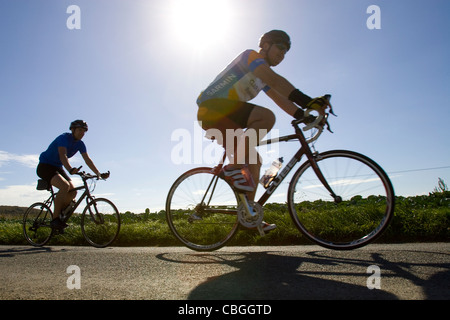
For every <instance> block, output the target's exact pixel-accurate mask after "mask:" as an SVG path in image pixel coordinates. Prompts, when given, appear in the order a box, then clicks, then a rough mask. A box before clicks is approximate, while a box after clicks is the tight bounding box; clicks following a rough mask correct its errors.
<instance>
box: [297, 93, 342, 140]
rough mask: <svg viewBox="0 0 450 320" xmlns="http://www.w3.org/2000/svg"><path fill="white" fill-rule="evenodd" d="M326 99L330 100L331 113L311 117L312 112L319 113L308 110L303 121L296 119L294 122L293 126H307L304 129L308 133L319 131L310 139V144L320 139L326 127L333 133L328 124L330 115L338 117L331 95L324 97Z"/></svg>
mask: <svg viewBox="0 0 450 320" xmlns="http://www.w3.org/2000/svg"><path fill="white" fill-rule="evenodd" d="M324 98H325V99H326V100H328V107H329V108H330V110H329V112H325V113H324V114H319V115H318V116H313V115H311V112H313V111H316V112H317V110H315V109H307V110H306V111H305V116H304V117H303V119H300V120H297V119H296V120H294V121H292V125H293V126H298V125H299V124H301V123H303V124H305V127H303V128H302V130H303V131H308V130H311V129H314V128H316V129H317V132H316V133H315V134H313V135H312V137H311V138H310V139H308V143H310V142H312V141H315V140H317V139H318V138H319V136H320V135H321V134H322V132H323V129H324V127H325V126H327V130H328V131H330V132H331V133H333V131H331V127H330V124H329V122H328V117H329V115H330V114H332V115H333V116H335V117H337V115H336V114H335V113H334V111H333V107H332V106H331V103H330V100H331V95H330V94H326V95H324Z"/></svg>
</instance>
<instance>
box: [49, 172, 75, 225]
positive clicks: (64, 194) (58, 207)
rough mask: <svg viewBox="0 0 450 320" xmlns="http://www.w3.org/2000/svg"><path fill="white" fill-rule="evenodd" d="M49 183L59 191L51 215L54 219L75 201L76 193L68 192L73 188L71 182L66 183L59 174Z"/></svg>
mask: <svg viewBox="0 0 450 320" xmlns="http://www.w3.org/2000/svg"><path fill="white" fill-rule="evenodd" d="M51 183H52V185H53V186H55V187H56V188H58V189H59V192H58V194H57V195H56V197H55V212H54V213H53V214H54V217H53V218H54V219H56V218H58V217H59V215H60V214H61V211H62V210H63V209H64V208H66V207H67V206H68V205H69V204H70V202H71V201H72V200H73V199H75V197H76V195H77V192H76V191H69V190H71V189H73V188H74V185H73V183H72V181H67V180H66V179H64V178H63V177H62V176H61V175H60V174H56V175H55V176H54V177H53V178H52V180H51Z"/></svg>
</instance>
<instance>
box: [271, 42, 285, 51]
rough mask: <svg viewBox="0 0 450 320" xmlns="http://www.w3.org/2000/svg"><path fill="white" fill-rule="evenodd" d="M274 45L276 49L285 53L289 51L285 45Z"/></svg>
mask: <svg viewBox="0 0 450 320" xmlns="http://www.w3.org/2000/svg"><path fill="white" fill-rule="evenodd" d="M273 45H274V46H275V47H277V48H278V50H280V51H285V52H288V51H289V48H288V47H287V46H286V45H285V44H284V43H274V44H273Z"/></svg>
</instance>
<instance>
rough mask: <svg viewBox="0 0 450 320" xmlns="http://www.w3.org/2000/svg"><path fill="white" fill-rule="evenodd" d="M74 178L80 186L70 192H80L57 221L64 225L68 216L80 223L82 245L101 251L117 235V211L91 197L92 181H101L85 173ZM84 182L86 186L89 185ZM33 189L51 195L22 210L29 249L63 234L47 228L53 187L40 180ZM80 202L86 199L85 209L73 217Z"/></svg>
mask: <svg viewBox="0 0 450 320" xmlns="http://www.w3.org/2000/svg"><path fill="white" fill-rule="evenodd" d="M108 173H109V172H108ZM78 175H79V176H80V177H81V180H82V181H83V185H82V186H79V187H77V188H74V189H72V190H70V191H74V190H84V192H83V194H82V195H81V196H80V198H79V199H78V201H76V202H75V201H72V203H71V205H69V207H68V208H66V209H65V210H63V212H62V213H61V214H60V219H61V221H62V222H63V223H66V222H67V221H68V220H69V218H70V217H72V216H74V218H75V217H77V218H79V219H77V220H79V221H80V225H81V232H82V234H83V237H84V238H85V239H86V241H87V242H88V243H89V244H90V245H92V246H94V247H97V248H104V247H106V246H108V245H110V244H111V243H112V242H113V241H114V240H115V239H116V238H117V236H118V235H119V231H120V214H119V211H118V210H117V208H116V206H115V205H114V204H113V203H112V202H111V201H110V200H108V199H104V198H95V197H94V196H93V195H92V194H91V193H92V192H93V190H94V188H95V184H96V181H97V180H99V179H101V178H99V177H97V176H96V175H91V174H87V173H85V172H79V173H78ZM88 182H90V185H89V183H88ZM37 189H38V190H47V191H49V192H50V193H51V195H50V197H49V198H48V199H47V200H46V201H45V202H36V203H34V204H32V205H31V206H30V207H29V208H28V209H27V210H26V212H25V213H24V216H23V234H24V236H25V239H26V240H27V241H28V243H30V244H31V245H33V246H44V245H45V244H47V243H48V242H49V241H50V239H51V238H52V237H53V236H54V235H57V234H62V233H64V231H63V230H60V229H57V228H52V227H51V225H50V223H51V221H52V220H53V211H52V209H51V207H52V204H53V203H54V201H55V197H56V195H57V193H55V192H54V191H53V186H52V185H49V184H48V183H47V182H46V181H45V180H42V179H40V180H38V186H37ZM84 199H86V207H85V208H84V210H83V211H82V213H81V215H80V214H77V213H75V210H76V209H77V208H78V206H79V205H80V204H81V202H82V201H83V200H84Z"/></svg>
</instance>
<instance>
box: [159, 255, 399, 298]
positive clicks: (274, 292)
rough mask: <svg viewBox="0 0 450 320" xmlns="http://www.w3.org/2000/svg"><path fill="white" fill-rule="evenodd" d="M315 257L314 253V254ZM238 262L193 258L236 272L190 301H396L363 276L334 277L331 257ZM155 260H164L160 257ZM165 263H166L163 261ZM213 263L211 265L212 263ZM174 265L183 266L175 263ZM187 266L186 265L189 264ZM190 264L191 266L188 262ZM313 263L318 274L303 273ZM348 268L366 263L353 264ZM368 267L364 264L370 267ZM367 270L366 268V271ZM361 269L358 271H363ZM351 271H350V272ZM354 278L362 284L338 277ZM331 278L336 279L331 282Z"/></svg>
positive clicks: (253, 258) (214, 280) (213, 282)
mask: <svg viewBox="0 0 450 320" xmlns="http://www.w3.org/2000/svg"><path fill="white" fill-rule="evenodd" d="M313 254H314V253H313ZM240 255H242V258H241V259H236V258H235V256H236V254H231V255H229V254H227V253H225V254H224V253H213V254H211V253H210V254H203V255H199V254H195V256H196V257H201V256H203V257H204V258H205V259H207V260H206V261H203V262H201V261H197V262H196V263H199V264H205V263H206V264H207V263H224V264H227V265H229V266H232V267H234V268H237V270H236V271H233V272H230V273H227V274H224V275H221V276H217V277H210V278H208V279H207V280H206V281H205V282H203V283H202V284H200V285H198V286H197V287H196V288H194V289H193V290H192V291H191V292H190V294H189V296H188V299H190V300H211V299H213V300H281V299H282V300H307V299H310V300H316V299H321V300H336V299H384V300H387V299H389V300H392V299H397V297H396V296H395V295H393V294H391V293H388V292H385V291H383V290H369V289H368V288H367V287H366V279H367V277H368V276H369V275H368V274H366V273H365V271H366V269H365V268H362V269H364V271H363V272H360V273H355V272H351V271H348V272H340V273H339V274H333V272H331V273H330V272H329V271H327V266H336V265H337V264H341V263H342V261H338V260H336V259H334V258H332V257H328V258H327V257H314V256H313V255H311V257H307V258H305V257H301V258H299V257H291V256H285V255H279V254H276V253H275V252H269V251H268V252H250V253H242V254H240ZM158 258H160V259H164V258H163V257H162V255H160V256H159V257H158ZM164 260H168V259H164ZM214 260H216V261H215V262H211V261H214ZM177 263H186V261H178V262H177ZM188 263H189V262H188ZM190 263H193V262H190ZM306 263H313V264H317V265H320V266H321V270H322V271H319V272H308V271H306V272H302V271H299V267H300V266H301V265H302V264H306ZM349 263H350V264H356V263H359V264H362V263H367V262H362V261H353V262H349ZM369 265H370V264H367V266H369ZM366 268H367V267H366ZM362 269H360V270H362ZM350 270H351V269H350ZM345 275H353V276H355V275H356V276H360V277H361V281H360V282H361V284H351V283H345V282H343V281H340V280H339V277H342V276H345ZM332 278H335V280H333V279H332Z"/></svg>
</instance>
